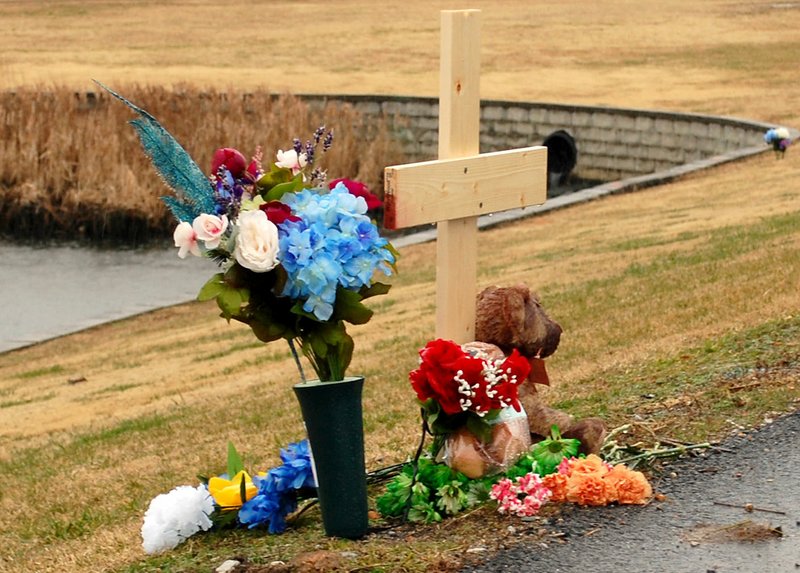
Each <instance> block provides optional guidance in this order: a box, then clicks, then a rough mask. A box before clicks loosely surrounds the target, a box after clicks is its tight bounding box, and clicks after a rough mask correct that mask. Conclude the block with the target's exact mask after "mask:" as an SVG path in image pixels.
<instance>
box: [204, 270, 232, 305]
mask: <svg viewBox="0 0 800 573" xmlns="http://www.w3.org/2000/svg"><path fill="white" fill-rule="evenodd" d="M226 286H227V285H226V284H225V275H224V274H223V273H217V274H215V275H214V276H213V277H211V278H210V279H208V280H207V281H206V284H204V285H203V288H201V289H200V292H199V293H198V294H197V300H201V301H203V300H211V299H212V298H217V297H218V296H219V295H220V293H221V292H222V291H223V290H225V288H226Z"/></svg>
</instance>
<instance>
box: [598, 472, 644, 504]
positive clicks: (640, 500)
mask: <svg viewBox="0 0 800 573" xmlns="http://www.w3.org/2000/svg"><path fill="white" fill-rule="evenodd" d="M605 480H606V482H608V484H609V486H610V488H611V489H612V490H613V492H614V493H613V499H612V500H610V501H617V502H619V503H621V504H639V505H641V504H644V503H647V500H648V499H650V497H651V496H652V495H653V488H652V487H651V486H650V483H649V482H648V481H647V478H646V477H644V474H643V473H642V472H637V471H633V470H630V469H628V468H627V467H626V466H625V465H623V464H620V465H618V466H614V467H613V468H612V469H611V471H610V472H608V474H607V475H606V476H605Z"/></svg>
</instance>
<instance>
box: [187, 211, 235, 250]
mask: <svg viewBox="0 0 800 573" xmlns="http://www.w3.org/2000/svg"><path fill="white" fill-rule="evenodd" d="M227 228H228V216H227V215H223V216H222V217H217V216H216V215H207V214H205V213H203V214H202V215H199V216H197V217H196V218H195V220H194V222H193V223H192V229H193V230H194V233H195V239H196V240H198V241H204V242H205V244H206V248H207V249H216V248H217V247H218V246H219V243H220V240H221V239H222V235H224V234H225V231H226V230H227Z"/></svg>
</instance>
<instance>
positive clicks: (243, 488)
mask: <svg viewBox="0 0 800 573" xmlns="http://www.w3.org/2000/svg"><path fill="white" fill-rule="evenodd" d="M239 499H241V500H242V505H244V503H245V502H246V501H247V484H246V482H245V479H244V474H242V481H241V482H240V483H239Z"/></svg>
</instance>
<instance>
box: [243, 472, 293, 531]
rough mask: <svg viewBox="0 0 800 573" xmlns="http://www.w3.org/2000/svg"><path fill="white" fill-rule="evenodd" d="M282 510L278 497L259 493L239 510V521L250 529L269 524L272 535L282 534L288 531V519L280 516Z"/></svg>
mask: <svg viewBox="0 0 800 573" xmlns="http://www.w3.org/2000/svg"><path fill="white" fill-rule="evenodd" d="M253 479H254V480H256V479H258V478H253ZM280 508H281V504H280V503H279V500H278V496H275V495H267V494H262V493H258V494H256V495H255V496H253V497H252V498H250V499H249V500H248V501H246V502H245V503H244V505H242V507H241V508H240V509H239V521H240V522H241V523H242V524H244V525H246V526H247V528H248V529H253V528H254V527H258V526H259V525H263V524H265V523H269V532H270V533H281V532H282V531H284V530H285V529H286V519H285V516H282V515H280ZM281 522H282V524H281Z"/></svg>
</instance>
